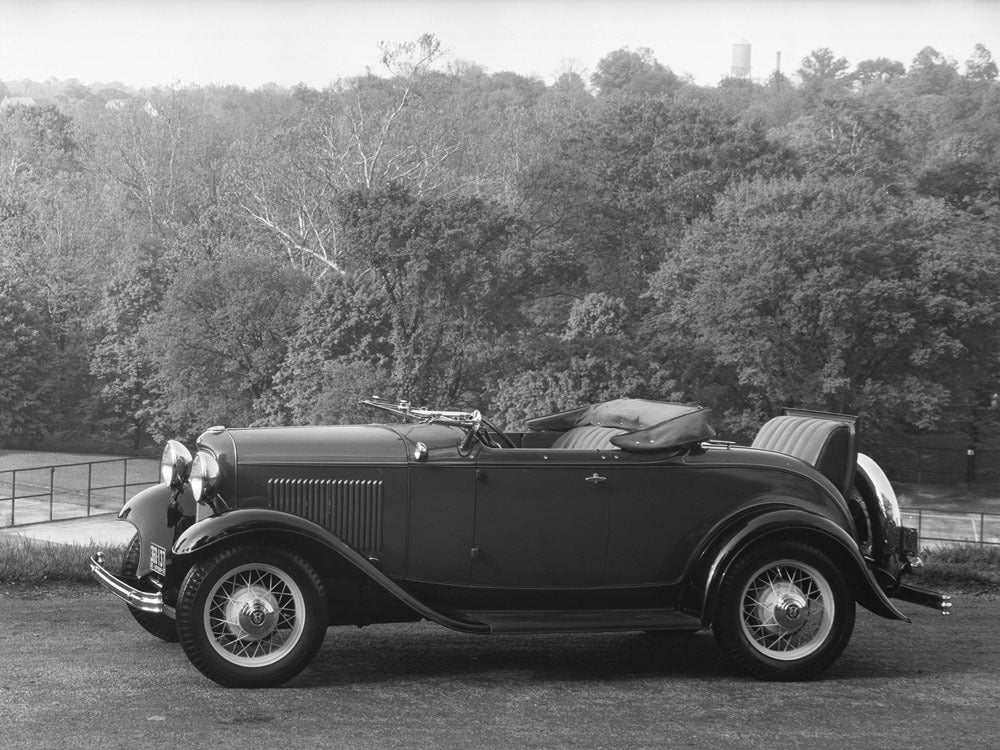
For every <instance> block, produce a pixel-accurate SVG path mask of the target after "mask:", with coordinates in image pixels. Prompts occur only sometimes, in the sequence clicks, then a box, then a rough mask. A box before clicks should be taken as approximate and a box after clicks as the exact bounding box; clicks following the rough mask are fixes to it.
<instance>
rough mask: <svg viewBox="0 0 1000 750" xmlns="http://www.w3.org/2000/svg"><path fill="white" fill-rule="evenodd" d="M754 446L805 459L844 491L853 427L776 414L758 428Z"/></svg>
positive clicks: (851, 459) (849, 473)
mask: <svg viewBox="0 0 1000 750" xmlns="http://www.w3.org/2000/svg"><path fill="white" fill-rule="evenodd" d="M751 447H753V448H763V449H764V450H769V451H776V452H778V453H784V454H786V455H789V456H794V457H795V458H798V459H801V460H803V461H805V462H806V463H807V464H811V465H812V466H814V467H815V468H816V469H817V470H818V471H819V472H820V473H821V474H822V475H823V476H825V477H826V478H827V479H829V480H830V481H831V482H833V484H834V485H836V486H837V487H838V488H839V489H840V491H841V492H842V493H843V492H846V491H848V490H849V489H850V484H851V481H852V478H853V476H854V465H853V462H854V460H855V457H854V455H853V454H854V428H853V425H852V424H851V423H848V422H842V421H837V420H834V419H817V418H814V417H804V416H797V415H796V416H789V415H786V416H783V417H775V418H774V419H772V420H770V421H769V422H767V423H766V424H765V425H764V426H763V427H761V428H760V432H758V433H757V437H756V438H754V441H753V445H752V446H751Z"/></svg>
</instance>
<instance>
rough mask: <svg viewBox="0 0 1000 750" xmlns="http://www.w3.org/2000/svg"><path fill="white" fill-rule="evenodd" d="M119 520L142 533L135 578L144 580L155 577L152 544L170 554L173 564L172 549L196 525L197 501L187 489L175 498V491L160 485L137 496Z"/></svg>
mask: <svg viewBox="0 0 1000 750" xmlns="http://www.w3.org/2000/svg"><path fill="white" fill-rule="evenodd" d="M118 518H119V520H122V521H128V522H129V523H131V524H132V525H133V526H135V529H136V531H137V532H138V533H139V541H140V542H141V544H140V545H139V563H138V566H137V568H136V577H137V578H142V577H143V576H145V575H148V574H149V573H152V572H153V570H152V567H151V566H150V544H156V545H157V546H159V547H161V548H162V549H164V550H166V552H167V564H168V565H169V564H170V548H171V547H172V546H173V544H174V541H175V540H176V539H177V538H178V537H180V536H181V534H182V533H183V531H184V529H186V528H188V527H189V526H190V525H191V524H192V523H194V518H195V500H194V496H193V495H192V494H191V490H190V488H189V487H187V485H185V487H184V491H183V492H182V493H181V494H180V495H179V496H177V498H176V500H175V498H174V490H173V489H171V487H170V486H169V485H167V484H157V485H155V486H153V487H148V488H147V489H144V490H143V491H142V492H139V493H138V494H136V495H135V496H134V497H132V499H130V500H129V501H128V502H126V503H125V505H124V506H122V509H121V510H120V511H119V513H118Z"/></svg>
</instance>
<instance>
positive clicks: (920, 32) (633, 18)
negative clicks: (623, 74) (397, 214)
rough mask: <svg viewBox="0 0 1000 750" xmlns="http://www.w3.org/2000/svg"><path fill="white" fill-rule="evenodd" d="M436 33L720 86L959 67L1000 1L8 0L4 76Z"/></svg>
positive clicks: (170, 78) (1, 59) (481, 52)
mask: <svg viewBox="0 0 1000 750" xmlns="http://www.w3.org/2000/svg"><path fill="white" fill-rule="evenodd" d="M428 32H429V33H432V34H434V35H435V36H436V37H437V38H438V39H439V40H440V41H441V43H442V46H443V48H444V50H445V51H446V53H447V56H446V57H445V59H444V60H445V62H448V61H451V62H457V61H468V62H472V63H476V64H479V65H481V66H483V67H484V68H485V69H486V70H487V72H489V73H496V72H500V71H514V72H515V73H520V74H522V75H534V76H537V77H539V78H541V79H543V80H545V81H546V82H551V81H552V80H554V79H555V78H556V77H558V76H559V75H560V74H561V73H564V72H567V71H574V72H577V73H580V74H581V75H583V76H584V77H585V78H588V77H589V75H590V74H591V73H592V72H593V71H594V69H595V68H596V65H597V63H598V61H600V60H601V58H603V57H605V56H606V55H607V54H608V53H610V52H613V51H615V50H618V49H622V48H628V49H631V50H639V49H640V48H649V49H650V50H652V52H653V54H654V56H655V57H656V59H657V60H658V61H659V62H660V63H662V64H663V65H666V66H667V67H669V68H670V69H671V70H673V71H674V72H675V73H678V74H680V75H688V76H690V77H691V78H692V79H693V80H694V81H695V82H696V83H698V84H701V85H714V84H716V83H718V82H719V80H720V79H721V78H722V77H724V76H725V75H727V74H728V73H729V72H730V67H731V64H732V55H733V45H734V44H737V43H744V42H748V43H749V44H750V45H751V66H752V67H751V76H752V77H753V78H758V79H766V78H767V77H768V76H769V75H770V74H771V73H772V72H773V71H774V70H775V67H776V66H777V65H778V64H779V62H778V58H779V55H780V68H781V71H782V72H783V73H785V74H786V75H789V76H792V75H793V74H794V72H795V71H796V70H797V69H798V68H799V67H800V64H801V61H802V58H804V57H805V56H806V55H808V54H809V53H810V52H811V51H812V50H815V49H818V48H820V47H829V48H830V49H831V50H833V52H834V53H835V54H836V55H837V56H840V57H845V58H847V60H848V62H849V63H851V65H852V66H853V65H855V64H857V63H858V62H860V61H862V60H866V59H872V58H876V57H888V58H889V59H892V60H898V61H900V62H902V63H904V64H905V65H907V66H909V64H910V62H911V61H912V59H913V57H914V56H915V55H916V54H917V52H919V51H920V50H921V49H922V48H923V47H927V46H930V47H934V48H935V49H936V50H937V51H938V52H940V53H941V54H943V55H944V56H945V57H950V58H952V59H954V60H955V61H956V62H957V63H958V64H959V67H960V68H962V67H963V66H964V62H965V61H966V60H967V59H968V58H969V57H970V56H971V54H972V52H973V49H974V48H975V45H976V44H977V43H981V44H983V45H985V46H986V48H987V49H988V50H990V52H991V53H992V54H993V56H994V58H995V59H997V60H1000V0H934V1H930V0H866V1H862V2H856V1H855V0H797V2H788V1H784V0H742V1H739V0H659V2H654V1H653V0H572V1H570V0H534V1H533V2H532V1H530V0H409V2H404V1H403V0H367V2H362V0H77V1H75V2H73V1H70V0H0V80H6V81H14V80H20V79H22V78H27V79H31V80H35V81H45V80H48V79H49V78H57V79H62V80H65V79H70V78H75V79H78V80H79V81H81V82H82V83H85V84H88V85H90V84H95V83H112V82H121V83H124V84H127V85H129V86H135V87H141V86H160V85H162V86H170V85H182V86H183V85H189V84H194V85H209V84H220V85H226V84H235V85H239V86H245V87H247V88H251V89H253V88H257V87H259V86H262V85H264V84H267V83H277V84H279V85H282V86H294V85H296V84H298V83H304V84H306V85H309V86H312V87H316V88H321V87H323V86H325V85H327V84H329V83H331V82H333V81H335V80H337V79H339V78H347V77H350V76H354V75H358V74H361V73H364V72H365V70H366V68H370V69H372V70H373V71H375V72H377V73H384V72H385V71H384V70H382V69H381V68H380V65H379V47H378V45H379V42H388V43H390V44H394V43H399V42H410V41H414V40H416V39H417V37H419V36H420V35H421V34H423V33H428Z"/></svg>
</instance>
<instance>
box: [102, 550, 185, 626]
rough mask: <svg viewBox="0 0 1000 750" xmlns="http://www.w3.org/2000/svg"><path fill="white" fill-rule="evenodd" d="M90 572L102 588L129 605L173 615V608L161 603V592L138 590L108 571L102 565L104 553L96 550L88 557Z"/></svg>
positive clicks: (160, 613) (146, 610)
mask: <svg viewBox="0 0 1000 750" xmlns="http://www.w3.org/2000/svg"><path fill="white" fill-rule="evenodd" d="M90 572H91V573H92V574H93V576H94V578H96V579H97V581H98V582H99V583H100V584H101V585H102V586H104V588H106V589H107V590H108V591H110V592H111V593H112V594H114V595H115V596H117V597H118V598H119V599H121V600H122V601H123V602H125V603H126V604H128V605H129V606H130V607H132V608H134V609H138V610H140V611H142V612H151V613H153V614H156V615H167V616H168V617H173V616H174V608H173V607H171V606H169V605H167V604H164V603H163V595H162V594H161V593H159V592H156V593H153V592H150V591H140V590H139V589H137V588H134V587H133V586H129V585H128V584H127V583H125V582H124V581H123V580H121V579H120V578H118V576H116V575H113V574H112V573H109V572H108V571H107V570H106V569H105V567H104V555H103V554H102V553H100V552H98V553H97V554H96V555H94V556H93V557H91V558H90Z"/></svg>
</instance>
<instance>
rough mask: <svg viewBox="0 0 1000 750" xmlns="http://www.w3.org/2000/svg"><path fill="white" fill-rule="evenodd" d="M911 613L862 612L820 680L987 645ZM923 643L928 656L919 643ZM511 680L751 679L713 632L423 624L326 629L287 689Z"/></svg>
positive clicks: (938, 670)
mask: <svg viewBox="0 0 1000 750" xmlns="http://www.w3.org/2000/svg"><path fill="white" fill-rule="evenodd" d="M907 613H908V614H909V615H911V616H912V617H913V622H912V623H904V622H894V621H890V620H884V619H882V618H880V617H877V616H875V615H872V614H871V613H869V612H866V611H863V610H860V609H859V612H858V622H857V626H856V627H855V631H854V635H853V637H852V640H851V642H850V643H849V644H848V646H847V649H846V650H845V652H844V653H843V654H842V655H841V657H840V659H839V660H838V661H837V662H836V663H835V664H834V665H833V666H832V667H831V668H830V669H829V670H828V671H827V672H826V673H824V674H823V675H822V676H821V678H820V679H822V680H823V681H838V680H871V679H878V680H881V679H885V678H887V677H904V676H907V675H920V674H925V673H934V674H938V675H941V674H944V673H946V672H948V673H950V672H952V671H954V670H956V669H960V668H962V665H963V664H964V663H966V662H968V659H969V652H968V651H966V650H965V649H967V648H968V647H969V646H970V645H972V646H974V647H979V648H980V649H981V648H986V647H988V646H989V644H987V643H985V642H984V643H983V644H969V643H968V642H966V643H957V642H954V641H953V640H951V639H949V638H947V637H944V635H945V634H946V632H947V629H948V623H949V622H950V619H949V618H942V617H941V615H939V614H938V613H936V612H934V611H932V610H925V609H917V610H916V611H914V608H908V609H907ZM925 640H927V641H930V642H932V643H933V644H934V646H933V649H928V648H922V647H918V646H917V645H916V644H918V643H920V642H922V641H925ZM980 653H981V651H980ZM512 673H520V674H521V675H523V677H524V679H526V680H529V679H530V680H531V681H535V682H547V681H559V682H565V681H569V682H573V681H580V682H591V681H605V682H610V681H615V680H645V679H663V678H664V677H674V678H684V679H686V680H718V679H720V678H725V679H737V680H743V679H748V680H750V679H751V678H747V677H745V676H744V675H743V674H742V673H741V672H740V671H739V670H738V669H736V668H735V667H733V666H732V665H731V664H730V663H729V661H728V660H727V659H726V658H725V656H724V655H723V654H722V652H721V651H720V650H719V648H718V646H717V644H716V641H715V638H714V637H713V635H712V633H711V631H701V632H698V633H694V634H683V633H676V634H668V635H651V634H646V633H594V634H561V635H560V634H546V635H498V636H469V635H464V634H460V633H453V632H451V631H447V630H443V629H441V628H439V627H438V626H435V625H432V624H430V623H419V624H407V625H376V626H371V627H368V628H363V629H357V628H331V629H330V630H329V631H328V632H327V635H326V640H325V642H324V645H323V647H322V648H321V650H320V652H319V653H318V654H317V655H316V657H315V659H314V660H313V663H312V664H311V665H310V666H309V667H308V668H307V669H306V671H305V672H304V673H303V674H301V675H300V676H298V677H297V678H295V679H294V680H293V681H292V683H290V684H291V685H294V686H295V687H307V686H310V685H312V686H333V685H343V684H359V683H369V684H370V683H379V682H392V681H398V680H404V681H408V680H410V679H420V678H428V677H448V678H452V679H458V680H460V681H461V680H463V679H469V680H474V681H475V682H477V683H482V682H483V681H492V680H496V681H509V680H510V679H511V675H512ZM751 682H754V681H753V680H751Z"/></svg>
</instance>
